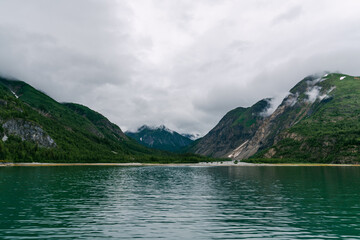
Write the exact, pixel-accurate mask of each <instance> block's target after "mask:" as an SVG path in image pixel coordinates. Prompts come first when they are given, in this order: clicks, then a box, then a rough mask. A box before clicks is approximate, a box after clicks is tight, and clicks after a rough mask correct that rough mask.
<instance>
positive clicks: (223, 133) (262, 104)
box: [192, 99, 271, 157]
mask: <svg viewBox="0 0 360 240" xmlns="http://www.w3.org/2000/svg"><path fill="white" fill-rule="evenodd" d="M270 101H271V100H270V99H264V100H261V101H259V102H257V103H256V104H254V105H253V106H251V107H249V108H242V107H239V108H236V109H233V110H232V111H230V112H228V113H227V114H226V115H225V116H224V117H223V118H222V119H221V120H220V122H219V123H218V124H217V125H216V126H215V127H214V128H213V129H212V130H211V131H210V132H209V133H208V134H206V135H205V136H204V137H203V138H201V139H200V140H199V141H198V142H197V143H196V145H195V146H193V147H192V151H193V152H195V153H197V154H201V155H207V156H213V157H228V156H229V155H230V154H232V151H233V150H234V149H236V148H238V147H239V146H241V145H243V144H244V143H245V142H246V141H248V140H249V139H251V138H252V137H253V136H254V135H255V133H256V131H257V129H258V128H259V126H260V125H261V124H262V123H263V121H264V120H265V119H266V111H267V109H268V108H269V107H270Z"/></svg>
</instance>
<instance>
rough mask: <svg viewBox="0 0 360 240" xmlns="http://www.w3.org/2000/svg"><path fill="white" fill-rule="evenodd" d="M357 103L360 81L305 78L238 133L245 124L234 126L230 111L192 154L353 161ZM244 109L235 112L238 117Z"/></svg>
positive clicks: (359, 130)
mask: <svg viewBox="0 0 360 240" xmlns="http://www.w3.org/2000/svg"><path fill="white" fill-rule="evenodd" d="M345 80H346V81H345ZM359 103H360V78H357V77H351V76H347V75H342V74H326V75H324V76H309V77H307V78H305V79H303V80H302V81H300V82H299V83H298V84H297V85H296V86H295V87H294V88H292V89H291V90H290V93H289V95H288V96H287V97H286V98H285V99H284V100H283V101H282V103H281V104H280V105H279V106H278V107H277V109H276V110H275V111H274V112H273V113H272V114H271V115H269V116H264V117H263V118H257V119H256V120H255V119H254V121H255V124H253V126H254V127H253V128H248V129H245V130H244V129H243V130H242V131H241V133H240V134H239V132H237V131H236V129H237V128H239V127H243V125H241V126H237V125H239V123H235V124H234V121H232V120H230V119H233V117H230V116H232V114H231V113H232V112H229V113H228V114H227V115H226V116H225V117H224V118H223V119H222V120H221V121H220V123H219V124H218V125H217V126H216V127H215V128H214V129H213V130H211V131H210V133H209V134H208V135H206V136H205V137H204V138H203V139H201V140H200V142H199V143H200V144H199V145H198V146H196V147H197V149H195V152H197V153H200V154H205V155H213V156H219V157H221V156H222V157H230V158H233V159H238V160H241V159H246V158H249V157H251V156H254V155H256V157H260V158H273V157H275V158H304V159H311V161H319V159H325V160H324V161H328V162H329V161H332V162H336V161H345V162H349V161H350V162H351V161H355V160H356V159H357V158H358V157H359V155H358V156H356V154H359V150H360V144H358V145H357V144H356V143H357V142H359V141H360V140H359V139H360V138H359V137H360V121H359V120H360V107H359V106H360V104H359ZM233 111H234V110H233ZM244 111H245V110H244V109H242V108H238V110H237V112H238V114H237V115H240V116H241V115H242V114H243V113H244ZM346 131H348V133H347V134H345V132H346ZM235 133H236V134H235ZM359 143H360V142H359ZM229 149H230V151H228V150H229ZM335 149H339V150H340V152H343V153H341V154H340V153H338V152H336V151H335ZM346 149H347V150H346ZM310 153H311V154H310ZM339 159H343V160H339Z"/></svg>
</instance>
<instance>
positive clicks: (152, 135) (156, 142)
mask: <svg viewBox="0 0 360 240" xmlns="http://www.w3.org/2000/svg"><path fill="white" fill-rule="evenodd" d="M125 134H126V135H127V136H128V137H131V138H133V139H135V140H136V141H137V142H138V143H140V144H142V145H144V146H146V147H150V148H155V149H160V150H165V151H169V152H179V151H180V150H181V149H183V148H184V147H187V146H189V145H190V144H191V143H192V142H193V141H192V140H191V139H190V138H188V137H186V136H183V135H181V134H179V133H177V132H175V131H172V130H170V129H168V128H167V127H165V126H164V125H162V126H159V127H149V126H146V125H144V126H142V127H140V128H139V129H138V130H137V131H136V132H126V133H125Z"/></svg>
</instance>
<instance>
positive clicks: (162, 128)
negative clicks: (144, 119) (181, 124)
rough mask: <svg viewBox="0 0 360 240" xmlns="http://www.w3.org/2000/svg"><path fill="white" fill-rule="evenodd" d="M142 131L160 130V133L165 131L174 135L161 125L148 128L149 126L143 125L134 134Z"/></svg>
mask: <svg viewBox="0 0 360 240" xmlns="http://www.w3.org/2000/svg"><path fill="white" fill-rule="evenodd" d="M144 130H161V131H166V132H169V133H174V131H173V130H171V129H169V128H167V127H166V126H165V125H163V124H162V125H159V126H149V125H146V124H144V125H142V126H141V127H139V128H138V129H137V131H136V132H141V131H144Z"/></svg>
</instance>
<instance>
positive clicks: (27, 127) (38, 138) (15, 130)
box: [2, 119, 56, 148]
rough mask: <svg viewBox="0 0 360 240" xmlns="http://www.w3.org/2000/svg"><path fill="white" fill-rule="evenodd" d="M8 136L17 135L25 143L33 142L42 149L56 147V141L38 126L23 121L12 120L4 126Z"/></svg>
mask: <svg viewBox="0 0 360 240" xmlns="http://www.w3.org/2000/svg"><path fill="white" fill-rule="evenodd" d="M2 127H3V129H4V130H5V132H6V133H7V135H15V136H18V137H20V138H21V139H22V140H23V141H32V142H35V143H37V144H38V145H39V146H41V147H47V148H50V147H56V143H55V141H54V140H53V139H52V138H51V137H50V136H49V135H48V134H47V133H46V132H45V131H44V130H43V129H42V128H41V127H39V126H38V125H36V124H35V123H32V122H28V121H25V120H22V119H10V120H7V121H6V122H5V123H4V124H2Z"/></svg>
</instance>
